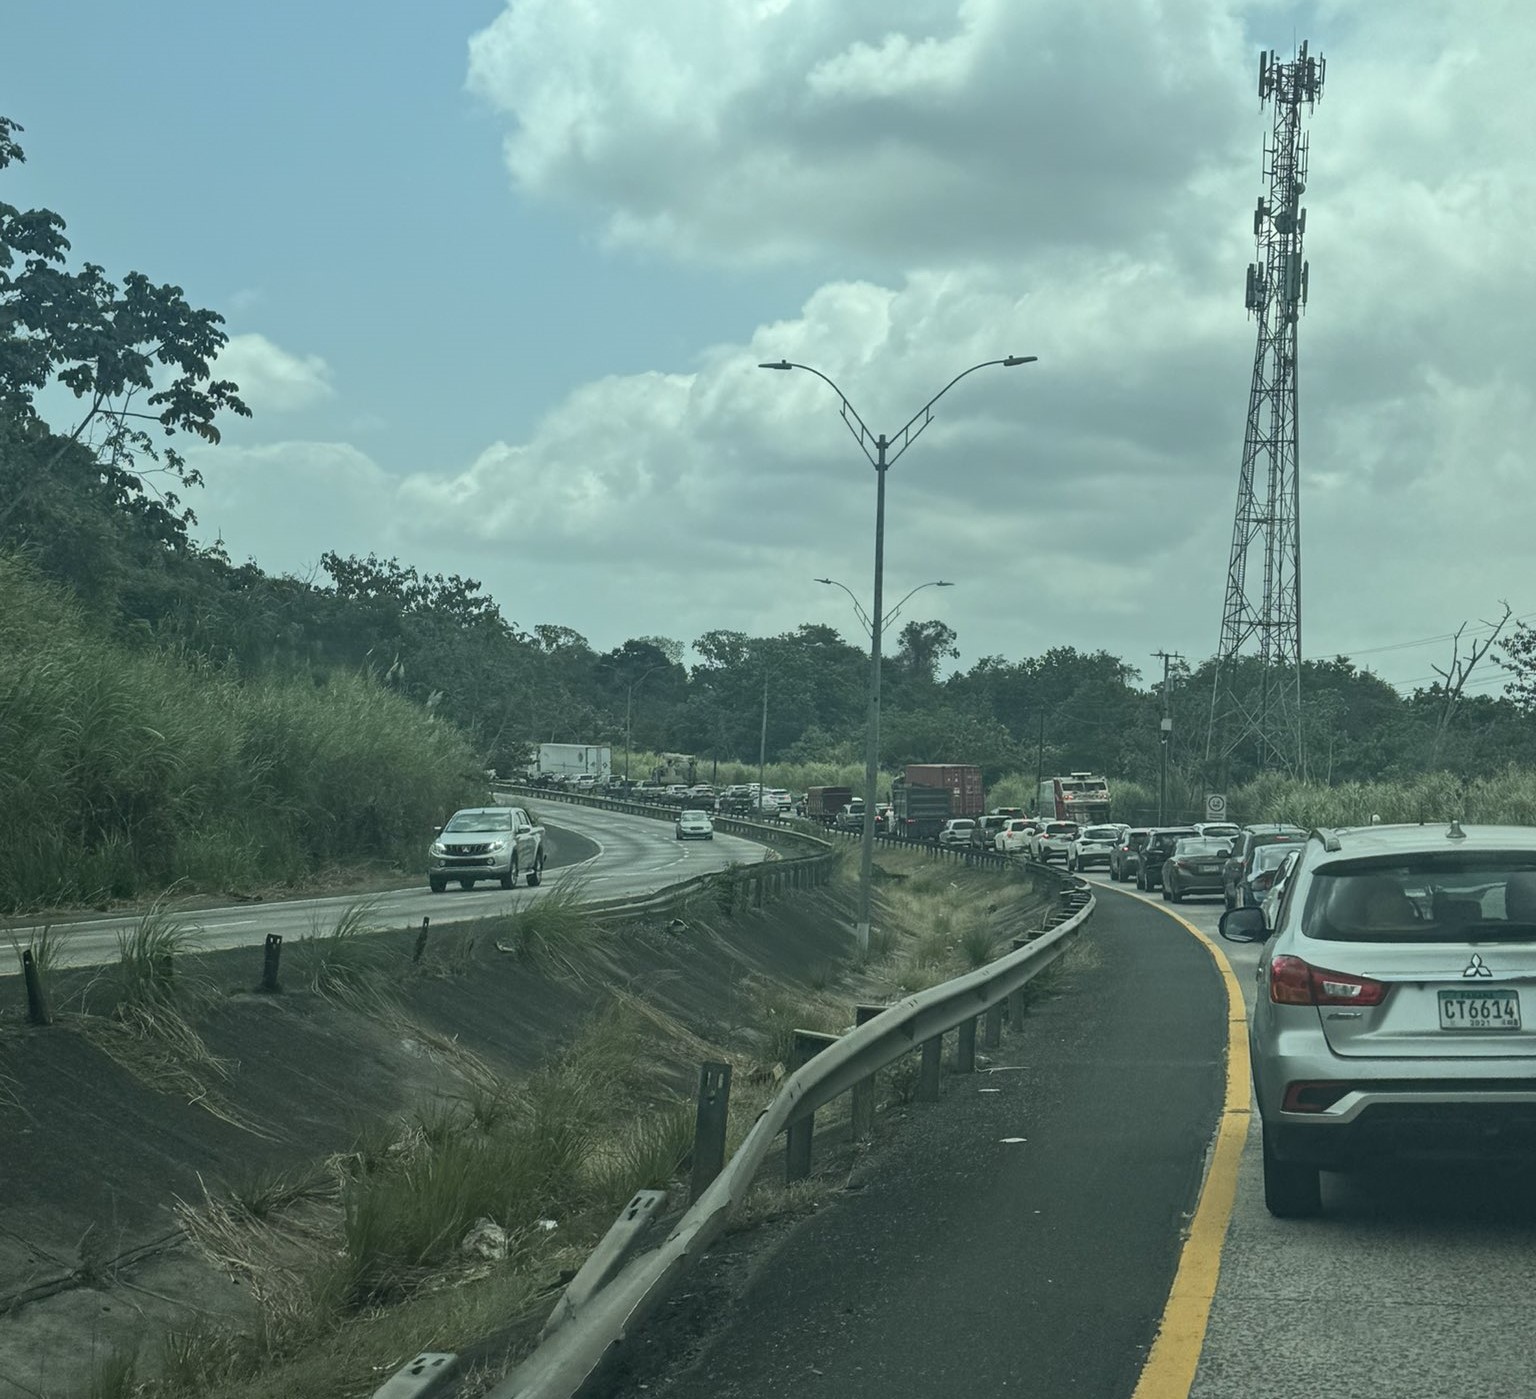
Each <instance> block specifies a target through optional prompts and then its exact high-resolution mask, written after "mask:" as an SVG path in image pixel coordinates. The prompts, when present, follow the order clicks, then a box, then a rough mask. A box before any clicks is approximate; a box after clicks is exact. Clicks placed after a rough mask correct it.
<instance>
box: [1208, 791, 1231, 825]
mask: <svg viewBox="0 0 1536 1399" xmlns="http://www.w3.org/2000/svg"><path fill="white" fill-rule="evenodd" d="M1205 819H1206V820H1207V821H1225V820H1226V819H1227V799H1226V797H1225V796H1224V795H1223V794H1222V793H1220V792H1207V793H1206V795H1205Z"/></svg>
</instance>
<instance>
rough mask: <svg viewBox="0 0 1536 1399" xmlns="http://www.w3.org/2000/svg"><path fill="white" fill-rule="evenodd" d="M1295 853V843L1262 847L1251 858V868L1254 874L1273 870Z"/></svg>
mask: <svg viewBox="0 0 1536 1399" xmlns="http://www.w3.org/2000/svg"><path fill="white" fill-rule="evenodd" d="M1295 851H1296V843H1295V842H1291V843H1289V844H1270V845H1261V846H1259V847H1258V848H1257V849H1255V850H1254V852H1253V854H1252V855H1250V856H1249V868H1250V869H1251V870H1252V871H1253V872H1254V873H1258V872H1259V871H1260V870H1272V869H1274V868H1275V867H1276V866H1277V865H1279V864H1280V862H1281V861H1282V860H1284V859H1285V858H1286V857H1287V856H1288V855H1292V854H1294V853H1295Z"/></svg>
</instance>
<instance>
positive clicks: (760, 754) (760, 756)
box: [757, 666, 768, 816]
mask: <svg viewBox="0 0 1536 1399" xmlns="http://www.w3.org/2000/svg"><path fill="white" fill-rule="evenodd" d="M767 762H768V669H767V667H766V666H765V667H764V668H763V732H762V734H761V735H760V737H759V738H758V741H757V814H758V815H759V816H761V815H762V814H763V768H764V767H765V766H766V765H767Z"/></svg>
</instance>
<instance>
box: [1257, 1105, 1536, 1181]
mask: <svg viewBox="0 0 1536 1399" xmlns="http://www.w3.org/2000/svg"><path fill="white" fill-rule="evenodd" d="M1350 1096H1351V1097H1352V1098H1354V1097H1356V1096H1357V1095H1355V1094H1351V1095H1350ZM1358 1097H1359V1099H1360V1100H1359V1101H1356V1102H1354V1103H1353V1104H1351V1105H1350V1107H1349V1109H1348V1111H1349V1115H1348V1116H1346V1117H1345V1118H1343V1119H1342V1120H1340V1119H1333V1118H1330V1117H1329V1115H1327V1114H1318V1115H1316V1116H1311V1115H1301V1114H1295V1113H1284V1114H1281V1115H1280V1117H1279V1118H1277V1119H1272V1118H1265V1119H1264V1140H1265V1142H1266V1143H1267V1145H1268V1147H1269V1149H1270V1151H1271V1152H1273V1154H1274V1155H1275V1156H1276V1157H1278V1158H1279V1159H1280V1160H1282V1161H1295V1162H1305V1163H1306V1164H1308V1165H1313V1166H1318V1167H1321V1168H1323V1169H1324V1170H1348V1169H1349V1168H1351V1167H1353V1166H1358V1165H1360V1164H1362V1163H1364V1162H1368V1161H1374V1160H1380V1159H1383V1158H1387V1157H1391V1158H1394V1159H1402V1160H1415V1159H1417V1160H1446V1161H1453V1160H1454V1161H1467V1160H1474V1161H1484V1160H1487V1161H1497V1160H1517V1159H1524V1160H1530V1159H1536V1084H1532V1085H1531V1088H1530V1090H1529V1091H1519V1090H1513V1091H1511V1090H1507V1089H1505V1090H1501V1089H1492V1088H1490V1090H1489V1091H1488V1092H1487V1093H1472V1094H1466V1095H1463V1096H1459V1097H1456V1098H1450V1097H1447V1096H1444V1095H1434V1094H1431V1093H1427V1092H1426V1093H1415V1092H1412V1091H1409V1092H1391V1093H1385V1092H1382V1093H1375V1092H1367V1093H1362V1094H1359V1095H1358ZM1346 1101H1347V1100H1346ZM1341 1106H1342V1105H1341Z"/></svg>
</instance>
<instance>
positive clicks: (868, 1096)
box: [850, 1006, 885, 1142]
mask: <svg viewBox="0 0 1536 1399" xmlns="http://www.w3.org/2000/svg"><path fill="white" fill-rule="evenodd" d="M884 1009H885V1007H884V1006H854V1008H853V1023H854V1024H855V1025H866V1024H868V1023H869V1022H870V1021H871V1020H873V1019H874V1018H875V1017H876V1016H877V1015H879V1014H880V1013H881V1012H882V1011H883V1010H884ZM850 1105H851V1116H852V1118H853V1139H854V1141H857V1142H861V1141H864V1140H866V1139H867V1138H869V1137H872V1136H874V1135H875V1075H874V1074H870V1076H869V1077H868V1078H866V1079H865V1080H864V1081H863V1082H862V1083H856V1084H854V1085H853V1092H852V1094H850Z"/></svg>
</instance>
